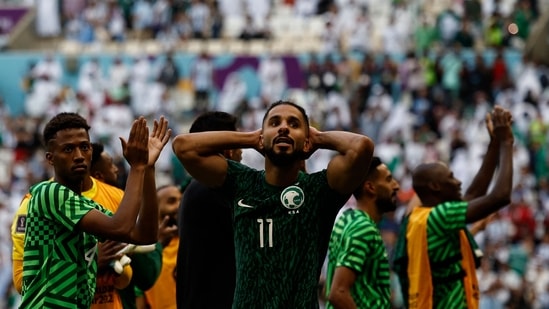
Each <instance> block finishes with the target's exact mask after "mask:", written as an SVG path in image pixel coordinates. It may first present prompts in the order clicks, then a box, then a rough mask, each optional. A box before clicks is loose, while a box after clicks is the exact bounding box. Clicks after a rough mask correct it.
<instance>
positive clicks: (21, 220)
mask: <svg viewBox="0 0 549 309" xmlns="http://www.w3.org/2000/svg"><path fill="white" fill-rule="evenodd" d="M26 227H27V215H18V216H17V224H16V225H15V232H16V233H25V228H26Z"/></svg>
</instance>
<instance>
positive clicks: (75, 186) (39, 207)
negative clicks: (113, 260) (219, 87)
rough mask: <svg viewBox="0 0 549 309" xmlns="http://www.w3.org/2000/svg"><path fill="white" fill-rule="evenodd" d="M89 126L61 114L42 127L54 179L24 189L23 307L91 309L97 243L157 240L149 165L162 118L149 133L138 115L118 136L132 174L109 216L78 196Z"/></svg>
mask: <svg viewBox="0 0 549 309" xmlns="http://www.w3.org/2000/svg"><path fill="white" fill-rule="evenodd" d="M89 128H90V127H89V125H88V124H87V122H86V120H85V119H83V118H82V117H81V116H79V115H78V114H75V113H60V114H58V115H56V116H55V117H53V118H52V119H51V120H50V121H49V122H48V123H47V124H46V126H45V128H44V142H45V145H46V149H47V152H46V159H47V161H48V162H49V164H51V165H52V166H53V168H54V179H53V181H45V182H42V183H39V184H37V185H35V186H33V187H32V188H31V190H30V194H31V195H32V197H31V198H30V200H29V204H28V214H27V220H26V228H25V245H24V256H23V291H22V296H23V297H22V302H21V308H60V307H78V308H89V307H90V305H91V303H92V301H93V295H94V291H95V285H96V274H97V261H96V252H97V239H98V238H108V239H113V240H118V241H122V242H128V243H135V244H150V243H154V242H156V238H157V235H156V230H157V228H158V220H157V217H158V210H157V201H156V194H154V192H155V190H156V188H155V179H154V164H155V162H156V160H157V159H158V157H159V155H160V152H161V151H162V149H163V148H164V146H165V145H166V143H167V141H168V139H169V136H170V134H171V130H169V129H168V128H167V121H165V120H164V119H163V118H161V119H160V121H155V122H154V127H153V130H152V133H151V135H150V136H149V130H148V128H147V123H146V120H145V119H144V118H143V117H140V118H139V119H138V120H135V121H134V123H133V125H132V128H131V130H130V134H129V138H128V140H127V141H126V140H124V139H122V138H121V142H122V148H123V153H124V157H125V158H126V160H127V161H128V163H129V165H130V171H129V175H128V182H127V186H126V190H125V194H124V196H123V198H122V201H121V203H120V206H119V208H118V210H117V211H116V213H115V214H114V215H112V213H111V212H110V211H108V210H106V209H105V208H103V207H102V206H101V205H99V204H97V203H96V202H93V201H92V200H89V199H87V198H85V197H83V196H82V195H81V192H82V186H83V182H84V180H85V178H86V176H87V175H89V165H90V161H91V154H92V150H91V149H92V147H91V143H90V141H89V133H88V130H89ZM151 193H152V194H151ZM138 216H139V218H138ZM151 231H154V232H153V233H151Z"/></svg>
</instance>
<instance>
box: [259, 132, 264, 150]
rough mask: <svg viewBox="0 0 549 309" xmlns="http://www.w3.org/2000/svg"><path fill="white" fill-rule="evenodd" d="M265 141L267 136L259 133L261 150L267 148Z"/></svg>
mask: <svg viewBox="0 0 549 309" xmlns="http://www.w3.org/2000/svg"><path fill="white" fill-rule="evenodd" d="M264 141H265V138H264V137H263V134H261V135H259V149H261V150H263V148H265V145H264Z"/></svg>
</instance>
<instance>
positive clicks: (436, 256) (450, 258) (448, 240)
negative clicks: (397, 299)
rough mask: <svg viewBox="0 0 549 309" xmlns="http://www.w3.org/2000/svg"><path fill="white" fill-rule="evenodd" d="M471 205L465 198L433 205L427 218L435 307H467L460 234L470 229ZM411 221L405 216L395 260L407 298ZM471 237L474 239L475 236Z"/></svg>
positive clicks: (428, 247)
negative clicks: (467, 216)
mask: <svg viewBox="0 0 549 309" xmlns="http://www.w3.org/2000/svg"><path fill="white" fill-rule="evenodd" d="M468 205H469V204H468V203H467V202H464V201H455V202H446V203H442V204H439V205H437V206H436V207H434V208H433V210H432V211H431V213H430V214H429V217H428V218H427V252H428V255H429V262H430V267H431V277H432V282H433V304H434V308H444V309H451V308H467V301H466V299H465V288H464V286H463V276H464V275H465V274H464V271H463V268H462V267H461V259H462V256H461V245H460V238H459V233H460V231H461V230H463V229H465V231H466V232H468V231H467V228H466V223H465V218H466V217H465V216H466V212H467V206H468ZM408 224H409V223H408V220H407V218H405V220H404V221H403V224H402V226H401V231H400V235H399V239H398V242H397V245H396V260H395V269H396V271H397V273H398V275H399V279H400V282H401V285H402V294H403V295H404V298H405V299H407V297H408V283H407V282H408V279H407V277H406V274H407V273H406V270H407V264H406V263H407V262H404V263H401V261H407V259H402V257H403V256H405V255H406V250H407V249H406V237H405V235H406V230H407V225H408ZM469 240H470V241H471V242H473V241H474V240H473V239H472V238H469ZM471 246H473V248H475V247H476V243H471ZM475 275H476V274H475Z"/></svg>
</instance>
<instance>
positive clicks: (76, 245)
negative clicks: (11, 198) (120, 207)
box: [20, 181, 111, 308]
mask: <svg viewBox="0 0 549 309" xmlns="http://www.w3.org/2000/svg"><path fill="white" fill-rule="evenodd" d="M30 192H31V194H32V198H31V199H30V201H29V208H28V215H27V228H26V231H25V247H24V255H23V293H22V295H23V298H22V301H21V307H20V308H89V306H90V304H91V302H92V299H93V295H94V292H95V279H96V274H97V261H96V253H97V239H96V237H95V236H93V235H90V234H87V233H84V232H81V231H80V230H78V229H77V228H76V226H77V224H78V222H79V221H80V219H81V218H82V217H84V216H85V215H86V214H87V213H88V212H89V211H90V210H92V209H97V210H99V211H101V212H103V213H106V214H109V215H111V213H110V212H109V211H108V210H105V209H104V208H103V207H101V206H100V205H99V204H97V203H95V202H94V201H92V200H90V199H88V198H85V197H83V196H81V195H78V194H76V193H75V192H73V191H71V190H70V189H69V188H67V187H65V186H62V185H61V184H59V183H57V182H50V181H45V182H42V183H39V184H37V185H36V186H34V187H33V188H31V191H30Z"/></svg>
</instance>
